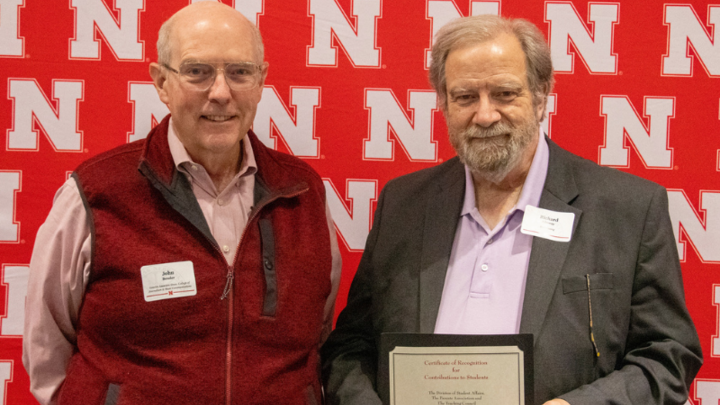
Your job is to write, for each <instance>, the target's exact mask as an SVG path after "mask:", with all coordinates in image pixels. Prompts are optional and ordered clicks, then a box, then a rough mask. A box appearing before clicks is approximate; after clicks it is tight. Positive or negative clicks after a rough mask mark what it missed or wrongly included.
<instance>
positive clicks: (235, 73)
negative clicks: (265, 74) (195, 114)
mask: <svg viewBox="0 0 720 405" xmlns="http://www.w3.org/2000/svg"><path fill="white" fill-rule="evenodd" d="M163 67H165V68H166V69H168V70H169V71H171V72H173V73H176V74H177V75H178V76H180V79H182V80H183V81H184V82H185V83H187V84H188V85H189V86H190V87H191V88H193V89H194V90H198V91H206V90H208V89H209V88H210V87H212V85H213V83H215V77H216V76H217V72H218V71H222V72H223V76H225V82H226V83H227V85H228V86H229V87H230V89H232V90H249V89H252V88H254V87H255V86H257V85H258V84H259V83H260V80H261V76H260V72H262V68H263V66H262V65H258V64H255V63H252V62H233V63H225V64H224V66H223V67H215V66H214V65H211V64H209V63H196V62H193V63H183V64H182V65H180V67H179V68H178V70H175V69H173V68H171V67H170V66H168V65H167V64H165V63H163Z"/></svg>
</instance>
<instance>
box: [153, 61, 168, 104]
mask: <svg viewBox="0 0 720 405" xmlns="http://www.w3.org/2000/svg"><path fill="white" fill-rule="evenodd" d="M150 77H152V80H153V84H154V85H155V90H156V91H157V93H158V96H159V97H160V101H162V102H163V103H165V104H169V102H170V97H169V96H168V91H167V88H166V86H167V71H166V70H165V69H163V68H162V66H160V65H158V64H157V63H155V62H153V63H151V64H150Z"/></svg>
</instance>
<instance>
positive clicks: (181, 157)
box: [168, 117, 257, 175]
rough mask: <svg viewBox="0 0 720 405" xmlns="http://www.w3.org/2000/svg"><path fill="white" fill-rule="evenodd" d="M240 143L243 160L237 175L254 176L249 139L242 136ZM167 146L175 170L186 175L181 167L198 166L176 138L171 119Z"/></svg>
mask: <svg viewBox="0 0 720 405" xmlns="http://www.w3.org/2000/svg"><path fill="white" fill-rule="evenodd" d="M240 142H242V143H243V148H242V151H243V159H242V162H241V163H240V170H239V171H238V175H244V174H255V173H256V172H257V163H256V161H255V154H254V153H253V150H252V145H251V144H250V139H248V137H247V136H244V137H243V139H242V141H240ZM168 144H169V146H170V154H172V158H173V162H174V163H175V168H176V169H177V170H180V171H183V172H186V173H187V172H188V171H187V170H185V168H184V167H183V166H190V165H196V164H199V163H195V162H194V161H193V160H192V158H191V157H190V155H189V154H188V152H187V150H186V149H185V146H183V144H182V142H181V141H180V138H178V137H177V134H176V133H175V129H174V128H173V125H172V117H171V118H170V123H169V124H168Z"/></svg>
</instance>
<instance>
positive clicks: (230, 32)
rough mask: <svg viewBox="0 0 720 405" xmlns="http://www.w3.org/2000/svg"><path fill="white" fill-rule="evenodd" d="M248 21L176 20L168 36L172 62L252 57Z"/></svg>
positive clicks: (252, 37)
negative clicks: (169, 37) (171, 49)
mask: <svg viewBox="0 0 720 405" xmlns="http://www.w3.org/2000/svg"><path fill="white" fill-rule="evenodd" d="M248 24H249V23H244V22H243V21H242V20H239V19H233V18H220V19H216V20H215V21H213V20H212V19H209V18H204V19H202V18H201V19H197V20H194V21H193V20H191V21H187V20H185V21H180V22H178V24H176V25H175V26H174V27H173V32H172V34H171V39H170V42H171V46H172V48H173V52H172V59H173V62H175V63H180V62H182V61H187V60H202V61H255V59H256V58H257V55H256V46H255V37H254V35H253V32H252V29H251V28H250V27H249V26H248ZM257 62H260V61H257Z"/></svg>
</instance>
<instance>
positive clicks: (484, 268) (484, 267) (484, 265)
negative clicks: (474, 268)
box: [480, 264, 490, 271]
mask: <svg viewBox="0 0 720 405" xmlns="http://www.w3.org/2000/svg"><path fill="white" fill-rule="evenodd" d="M480 268H481V269H482V271H488V269H489V268H490V267H488V265H487V264H483V265H482V266H480Z"/></svg>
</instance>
